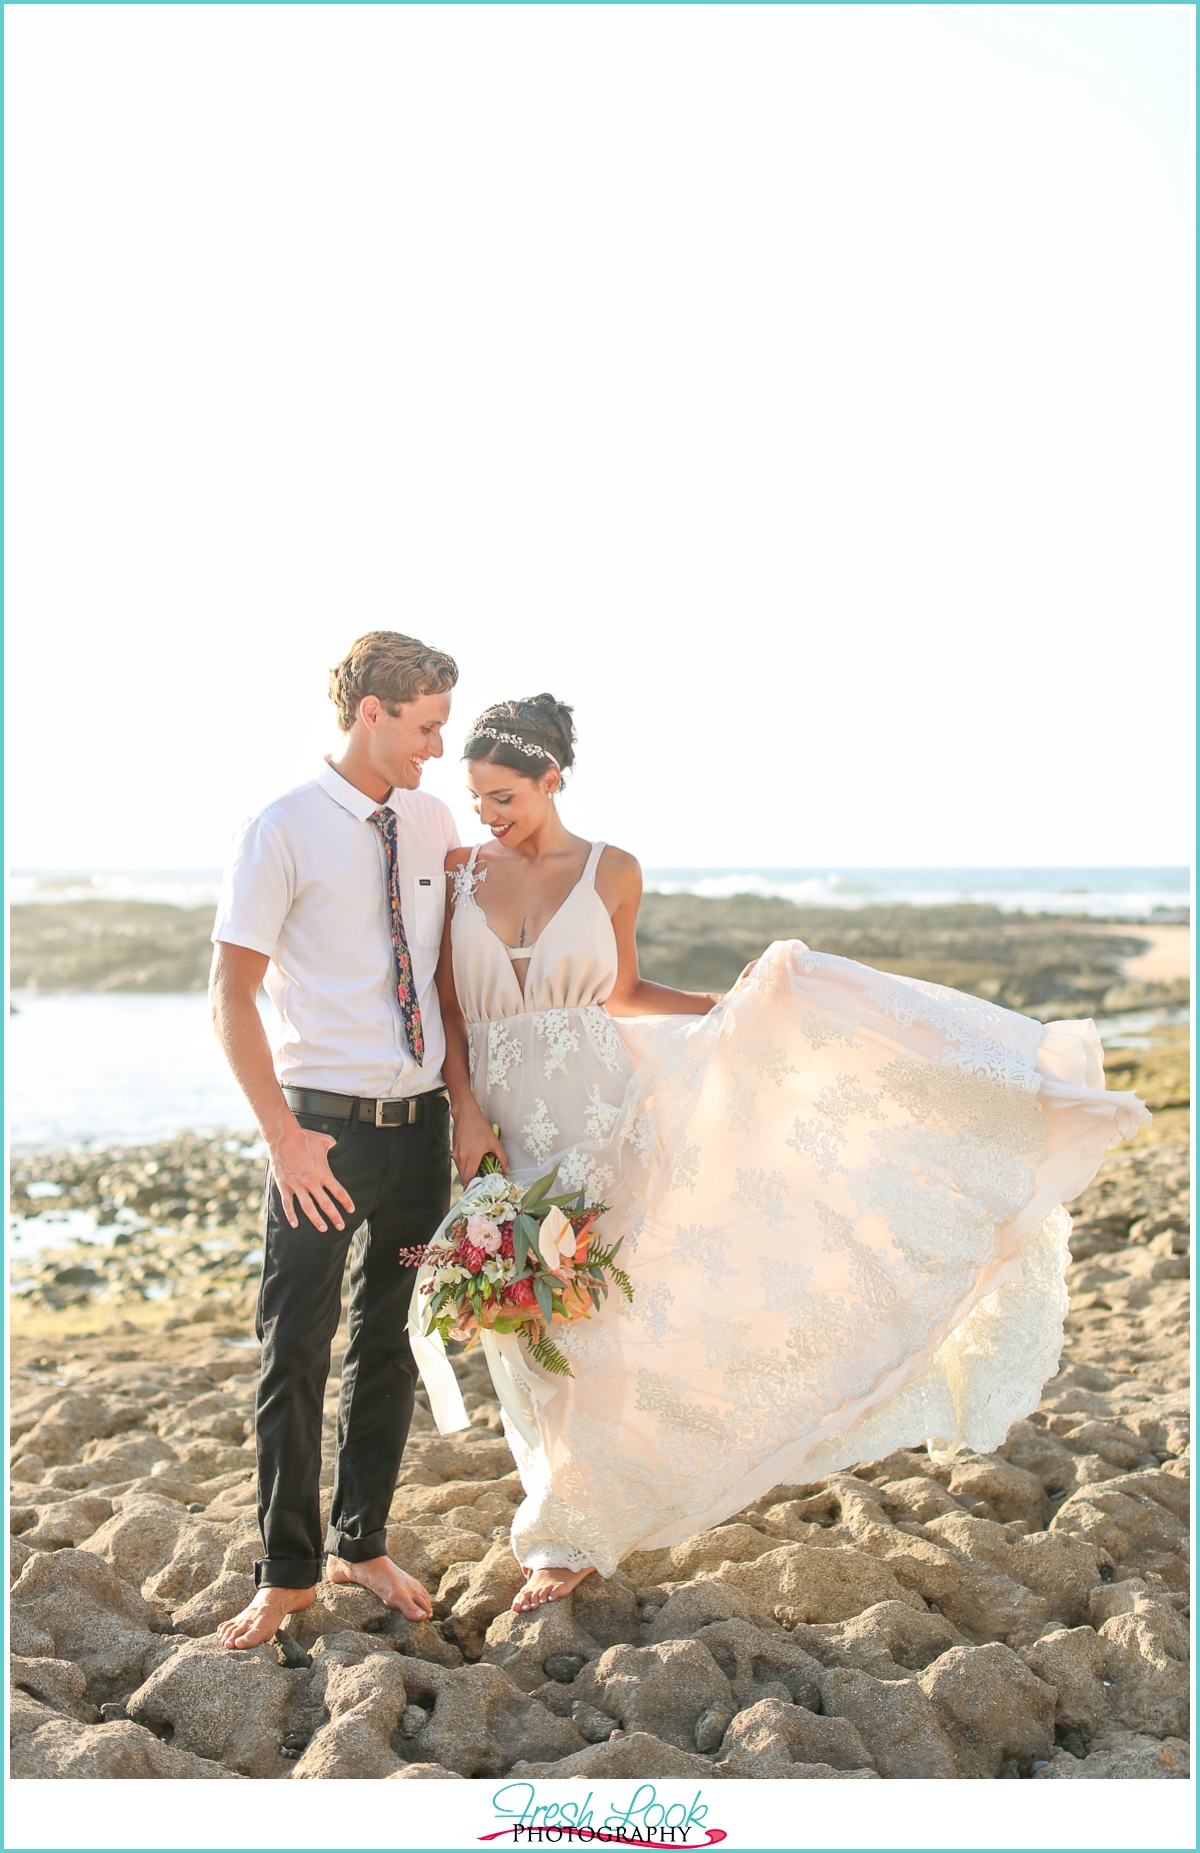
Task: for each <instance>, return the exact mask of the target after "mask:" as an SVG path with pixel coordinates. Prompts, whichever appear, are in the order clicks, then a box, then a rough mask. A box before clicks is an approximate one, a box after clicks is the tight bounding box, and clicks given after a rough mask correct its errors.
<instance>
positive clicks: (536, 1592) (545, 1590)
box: [513, 1564, 593, 1615]
mask: <svg viewBox="0 0 1200 1853" xmlns="http://www.w3.org/2000/svg"><path fill="white" fill-rule="evenodd" d="M525 1574H526V1576H529V1581H528V1582H527V1583H526V1585H525V1587H524V1589H521V1590H518V1592H517V1594H516V1595H515V1596H514V1597H513V1607H514V1608H515V1609H516V1611H517V1613H518V1615H524V1614H525V1613H526V1612H527V1611H528V1610H529V1609H536V1608H541V1606H542V1604H543V1602H561V1601H562V1599H563V1597H564V1596H569V1595H570V1593H571V1591H572V1590H573V1589H578V1587H579V1585H580V1583H582V1581H583V1579H584V1577H585V1576H591V1575H592V1574H593V1571H592V1566H591V1564H589V1565H588V1567H587V1569H586V1570H535V1571H534V1572H533V1574H532V1576H530V1575H529V1572H528V1571H526V1572H525Z"/></svg>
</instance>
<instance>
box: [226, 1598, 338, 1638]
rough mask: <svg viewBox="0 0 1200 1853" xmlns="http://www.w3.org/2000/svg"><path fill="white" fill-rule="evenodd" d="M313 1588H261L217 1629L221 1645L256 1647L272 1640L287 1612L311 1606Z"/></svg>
mask: <svg viewBox="0 0 1200 1853" xmlns="http://www.w3.org/2000/svg"><path fill="white" fill-rule="evenodd" d="M313 1593H314V1592H313V1591H312V1590H311V1589H260V1590H259V1592H258V1594H257V1595H256V1596H255V1598H254V1600H253V1602H251V1603H250V1605H249V1607H248V1608H244V1609H243V1610H242V1612H241V1614H240V1615H235V1616H234V1618H233V1620H232V1621H223V1622H222V1623H221V1625H220V1627H219V1628H218V1629H217V1639H218V1640H219V1641H220V1643H221V1645H222V1647H257V1646H258V1644H259V1642H260V1641H269V1640H270V1639H271V1637H272V1636H273V1635H274V1633H275V1632H276V1630H277V1628H278V1627H279V1625H280V1623H281V1622H282V1621H283V1619H284V1616H285V1615H295V1614H297V1613H298V1612H299V1610H300V1609H307V1608H311V1607H312V1604H313Z"/></svg>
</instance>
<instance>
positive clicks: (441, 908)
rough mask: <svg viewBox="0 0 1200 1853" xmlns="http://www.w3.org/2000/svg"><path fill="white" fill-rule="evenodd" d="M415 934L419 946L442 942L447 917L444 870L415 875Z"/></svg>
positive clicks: (432, 945) (430, 945) (437, 944)
mask: <svg viewBox="0 0 1200 1853" xmlns="http://www.w3.org/2000/svg"><path fill="white" fill-rule="evenodd" d="M413 894H414V900H413V936H414V938H415V939H416V942H417V944H418V946H427V947H436V946H440V945H441V943H442V923H443V921H444V920H445V917H446V876H445V873H444V871H443V870H441V869H438V870H437V871H436V872H434V871H430V872H429V873H428V874H426V875H422V874H421V873H420V871H419V870H418V872H417V873H416V874H415V875H414V876H413Z"/></svg>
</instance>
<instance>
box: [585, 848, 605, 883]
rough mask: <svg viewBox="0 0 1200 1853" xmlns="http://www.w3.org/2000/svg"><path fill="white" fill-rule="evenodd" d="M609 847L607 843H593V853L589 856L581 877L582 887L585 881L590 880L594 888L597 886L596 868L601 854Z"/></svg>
mask: <svg viewBox="0 0 1200 1853" xmlns="http://www.w3.org/2000/svg"><path fill="white" fill-rule="evenodd" d="M607 848H608V844H607V843H593V844H592V853H591V855H590V856H589V857H588V859H587V861H586V863H585V864H584V868H583V874H582V875H581V876H580V877H579V885H580V887H581V888H582V886H583V884H584V882H585V881H586V882H590V883H591V885H592V887H593V888H594V887H595V885H596V869H597V866H598V864H599V861H600V858H601V856H602V855H603V854H604V852H605V850H606V849H607Z"/></svg>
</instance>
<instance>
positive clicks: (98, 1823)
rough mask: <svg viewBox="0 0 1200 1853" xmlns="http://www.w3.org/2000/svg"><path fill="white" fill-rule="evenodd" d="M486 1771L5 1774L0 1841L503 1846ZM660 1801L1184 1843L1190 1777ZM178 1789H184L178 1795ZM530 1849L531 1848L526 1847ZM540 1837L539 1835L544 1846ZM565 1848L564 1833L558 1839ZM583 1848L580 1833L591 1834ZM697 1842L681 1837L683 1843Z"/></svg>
mask: <svg viewBox="0 0 1200 1853" xmlns="http://www.w3.org/2000/svg"><path fill="white" fill-rule="evenodd" d="M511 1782H512V1778H511V1777H510V1776H503V1777H497V1778H496V1779H495V1780H494V1781H478V1780H476V1781H472V1782H466V1781H463V1782H455V1783H449V1782H431V1783H423V1782H418V1783H411V1784H409V1785H408V1786H407V1787H405V1788H403V1789H400V1788H388V1787H386V1786H385V1785H384V1784H383V1783H380V1782H313V1783H306V1784H305V1785H304V1787H303V1789H287V1788H283V1787H281V1785H279V1784H276V1783H269V1784H268V1783H257V1782H256V1783H246V1784H243V1783H237V1784H236V1785H235V1784H232V1783H228V1784H227V1783H224V1782H198V1783H170V1784H162V1783H153V1782H124V1781H114V1782H103V1783H101V1782H87V1783H82V1782H80V1783H74V1782H10V1783H9V1784H8V1785H7V1795H6V1809H5V1824H4V1826H5V1833H4V1845H5V1847H6V1848H13V1849H17V1848H26V1847H28V1848H89V1849H90V1848H120V1849H133V1848H143V1847H146V1848H156V1849H157V1848H162V1847H164V1846H170V1847H172V1848H176V1847H178V1848H212V1847H219V1848H222V1849H224V1848H248V1847H252V1848H264V1849H265V1848H274V1847H280V1848H283V1847H287V1848H338V1849H345V1848H376V1847H386V1848H405V1849H418V1848H424V1847H429V1848H438V1849H443V1848H464V1849H465V1848H475V1847H481V1848H489V1849H490V1848H503V1847H507V1846H509V1845H511V1842H510V1841H508V1840H491V1841H482V1840H481V1839H480V1836H481V1835H484V1834H488V1833H491V1832H492V1831H494V1829H495V1828H496V1827H497V1826H499V1825H500V1822H499V1821H498V1820H497V1818H496V1817H495V1815H494V1814H493V1811H492V1805H491V1803H492V1796H493V1794H495V1793H496V1791H497V1790H498V1789H500V1788H502V1787H504V1786H506V1785H508V1784H511ZM639 1786H642V1785H640V1784H638V1783H636V1782H630V1781H621V1782H614V1781H612V1780H608V1781H604V1780H600V1781H597V1782H595V1783H592V1784H587V1783H582V1782H539V1783H538V1784H537V1785H536V1787H537V1799H538V1801H539V1802H548V1801H569V1802H573V1803H575V1804H577V1805H578V1804H579V1803H581V1802H582V1801H583V1800H584V1798H585V1797H586V1796H587V1794H588V1792H589V1789H590V1790H591V1792H592V1804H591V1806H592V1811H593V1817H594V1820H595V1822H596V1823H597V1824H598V1823H599V1821H600V1820H601V1819H602V1818H603V1811H605V1810H607V1809H608V1808H609V1807H611V1806H613V1805H614V1804H615V1805H617V1806H621V1807H628V1805H629V1802H630V1800H631V1798H632V1797H633V1794H634V1792H635V1790H636V1789H637V1788H638V1787H639ZM653 1786H654V1788H655V1790H656V1793H657V1798H658V1800H659V1801H662V1802H684V1803H691V1801H692V1799H693V1797H694V1796H695V1795H696V1792H697V1788H698V1787H699V1788H700V1790H701V1791H702V1796H703V1800H704V1802H705V1803H706V1804H707V1806H708V1819H707V1823H706V1824H707V1825H708V1826H710V1827H719V1828H723V1829H724V1830H725V1832H726V1834H727V1836H728V1838H727V1839H726V1840H725V1841H723V1842H721V1843H720V1845H721V1847H722V1849H725V1848H728V1849H729V1853H742V1850H743V1849H753V1848H772V1849H774V1848H785V1849H786V1848H799V1847H805V1848H824V1847H829V1848H839V1849H841V1848H870V1847H887V1848H938V1849H941V1848H963V1847H971V1848H976V1847H978V1848H1011V1847H1019V1848H1023V1849H1024V1848H1054V1849H1055V1850H1056V1853H1058V1849H1072V1848H1080V1849H1084V1848H1086V1849H1092V1848H1095V1849H1107V1848H1147V1849H1151V1848H1160V1847H1162V1848H1176V1847H1181V1848H1188V1849H1191V1848H1194V1847H1195V1846H1196V1797H1195V1789H1194V1784H1193V1782H1192V1781H1190V1780H1189V1781H1188V1782H1166V1783H1162V1784H1157V1783H1152V1784H1146V1783H1142V1782H1064V1783H1057V1782H1053V1783H1052V1782H1039V1783H1038V1784H1037V1787H1036V1788H1035V1787H1033V1786H1032V1785H1031V1784H1029V1783H1007V1782H992V1783H983V1784H981V1783H966V1784H964V1783H961V1782H959V1783H956V1782H895V1783H893V1782H889V1783H886V1784H885V1783H873V1782H856V1783H854V1784H853V1785H852V1786H850V1787H844V1786H843V1785H842V1784H841V1783H840V1782H839V1783H831V1782H829V1781H825V1782H822V1781H819V1780H818V1781H812V1782H809V1783H807V1784H805V1785H804V1786H803V1787H799V1788H797V1787H793V1785H792V1784H791V1783H790V1782H788V1783H782V1782H770V1781H767V1782H712V1783H707V1784H699V1785H697V1784H696V1783H690V1782H658V1783H655V1784H654V1785H653ZM185 1788H186V1789H187V1790H188V1794H187V1795H186V1796H184V1795H183V1794H182V1793H181V1791H182V1790H183V1789H185ZM533 1844H534V1845H536V1844H537V1843H536V1842H535V1843H533ZM545 1844H550V1845H553V1844H554V1843H553V1842H551V1843H545ZM558 1844H559V1845H560V1846H561V1847H563V1848H567V1847H570V1846H572V1845H579V1844H580V1843H579V1842H571V1841H569V1840H565V1839H564V1840H563V1841H561V1842H559V1843H558ZM592 1844H596V1843H592ZM694 1844H697V1843H694Z"/></svg>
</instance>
